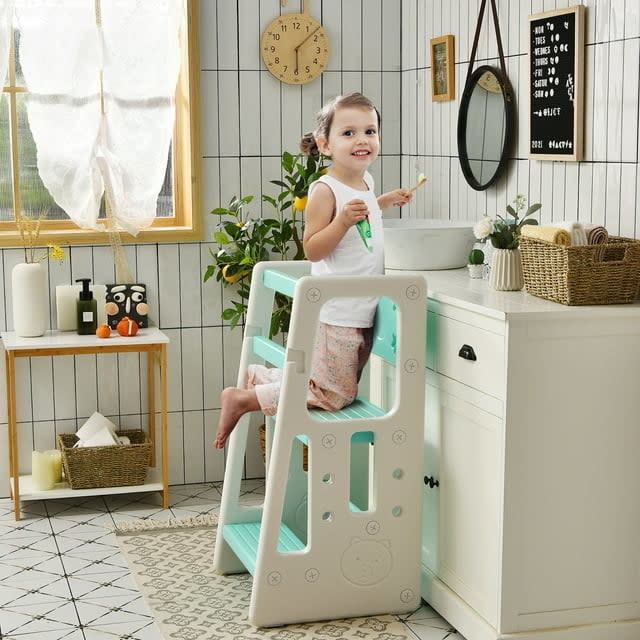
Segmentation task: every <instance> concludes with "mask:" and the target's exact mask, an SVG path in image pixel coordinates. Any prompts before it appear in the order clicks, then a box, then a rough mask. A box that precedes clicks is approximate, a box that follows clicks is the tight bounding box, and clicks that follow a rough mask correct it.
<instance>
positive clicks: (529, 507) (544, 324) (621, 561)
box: [372, 270, 640, 640]
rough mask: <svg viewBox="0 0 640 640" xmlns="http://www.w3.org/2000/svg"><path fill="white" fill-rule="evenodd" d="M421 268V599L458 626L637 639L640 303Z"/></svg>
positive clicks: (547, 639) (383, 370)
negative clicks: (591, 303) (556, 296)
mask: <svg viewBox="0 0 640 640" xmlns="http://www.w3.org/2000/svg"><path fill="white" fill-rule="evenodd" d="M425 275H426V277H427V282H428V285H429V316H428V340H429V345H428V347H427V351H428V356H427V363H428V371H427V399H426V403H427V404H426V423H425V439H424V464H425V467H424V473H425V480H427V484H425V486H424V515H423V548H422V564H423V597H424V598H425V600H427V601H428V602H429V603H430V604H431V605H432V606H433V607H434V608H435V609H436V610H437V611H439V612H440V613H441V614H442V615H443V616H444V617H445V618H446V619H447V620H448V621H449V622H450V623H451V624H452V625H453V626H454V627H456V628H457V629H458V630H459V631H460V632H461V633H462V634H463V635H464V636H465V638H467V640H498V639H502V638H511V637H512V636H511V635H509V634H517V635H515V636H513V638H514V639H515V638H517V639H518V640H637V639H638V638H640V500H639V499H638V491H639V487H640V464H639V463H638V456H639V455H640V392H639V391H638V384H639V380H640V304H634V305H617V306H599V307H565V306H563V305H557V304H554V303H551V302H547V301H544V300H540V299H538V298H533V297H532V296H529V295H527V294H526V293H524V292H496V291H492V290H490V289H489V288H488V286H487V283H486V282H484V281H477V280H471V279H469V278H468V276H467V274H466V272H465V271H462V270H461V271H450V272H427V273H426V274H425ZM465 345H466V347H465ZM463 348H464V349H463ZM469 348H470V349H472V350H473V354H474V355H475V358H476V359H475V360H473V359H467V358H465V357H462V356H463V355H465V354H470V353H471V352H470V351H469ZM461 349H463V352H462V355H459V354H460V351H461ZM374 376H377V379H378V380H379V382H380V384H381V389H380V391H379V393H380V394H381V401H383V402H389V401H390V398H388V397H387V396H388V394H389V393H390V391H389V389H392V388H393V386H392V385H390V384H389V382H390V380H391V379H392V377H393V368H392V367H391V366H390V365H388V364H386V363H382V362H376V363H375V365H374V366H373V368H372V378H373V377H374ZM431 480H432V482H431ZM436 482H437V485H436V484H435V483H436ZM432 483H433V486H430V485H431V484H432Z"/></svg>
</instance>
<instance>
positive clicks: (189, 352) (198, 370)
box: [180, 328, 204, 412]
mask: <svg viewBox="0 0 640 640" xmlns="http://www.w3.org/2000/svg"><path fill="white" fill-rule="evenodd" d="M203 364H204V363H203V344H202V329H200V328H194V329H182V353H181V363H180V365H181V368H182V409H183V411H185V412H193V411H198V410H201V409H202V406H203V396H204V387H203V382H204V381H203Z"/></svg>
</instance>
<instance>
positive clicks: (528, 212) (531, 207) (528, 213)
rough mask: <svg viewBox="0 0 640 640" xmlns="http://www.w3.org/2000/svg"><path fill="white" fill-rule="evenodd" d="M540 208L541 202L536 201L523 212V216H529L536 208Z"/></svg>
mask: <svg viewBox="0 0 640 640" xmlns="http://www.w3.org/2000/svg"><path fill="white" fill-rule="evenodd" d="M541 208H542V204H541V203H540V202H536V203H535V204H532V205H531V206H530V207H529V208H528V209H527V213H525V214H524V215H525V217H526V216H530V215H531V214H532V213H535V212H536V211H538V209H541Z"/></svg>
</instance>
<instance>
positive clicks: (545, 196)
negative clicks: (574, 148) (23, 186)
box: [0, 0, 640, 495]
mask: <svg viewBox="0 0 640 640" xmlns="http://www.w3.org/2000/svg"><path fill="white" fill-rule="evenodd" d="M571 4H576V2H572V3H569V2H566V1H563V0H531V1H530V0H526V1H525V0H518V1H514V0H510V1H507V0H497V5H498V13H499V18H500V24H501V30H502V37H503V44H504V50H505V55H506V57H507V67H508V73H509V77H510V80H511V82H512V84H513V87H514V90H515V92H516V96H517V110H518V127H519V135H518V138H517V143H516V145H515V149H514V159H513V160H512V161H511V162H510V164H509V169H508V172H507V175H506V176H505V177H504V178H503V179H502V180H500V181H499V182H498V183H497V184H496V185H495V186H494V187H492V188H491V189H489V190H487V191H484V192H476V191H473V190H472V189H471V188H469V187H468V186H467V185H466V183H465V182H464V178H463V176H462V172H461V171H460V169H459V164H458V159H457V144H456V123H457V110H458V105H459V97H460V95H461V93H462V88H463V86H464V78H465V75H466V72H467V67H468V60H469V54H470V49H471V42H472V38H473V33H474V29H475V23H476V18H477V15H478V9H479V6H480V0H437V1H436V0H402V1H400V0H309V2H308V5H309V11H310V13H311V14H312V15H313V16H315V17H316V18H317V19H319V20H320V21H321V22H322V23H323V24H324V26H325V28H326V30H327V31H328V33H329V36H330V38H331V45H332V50H331V57H330V64H329V68H328V69H327V71H326V72H325V73H324V74H323V76H322V77H321V79H319V80H317V81H315V82H313V83H311V84H309V85H307V86H304V87H290V86H288V85H281V84H280V83H278V82H277V81H276V80H275V79H274V78H273V77H272V76H271V75H270V74H269V73H268V72H267V71H266V70H264V68H263V66H262V63H261V61H260V56H259V40H260V34H261V32H262V30H263V29H264V27H265V26H266V25H267V24H268V22H269V21H270V20H271V19H272V18H273V17H274V16H276V15H278V14H279V13H280V12H281V11H284V12H286V11H297V10H299V7H300V3H299V2H298V1H297V0H289V3H288V6H287V7H284V8H282V9H281V7H280V0H200V13H201V16H200V43H201V53H200V57H201V69H202V72H201V95H202V127H201V131H202V151H203V172H202V176H203V184H202V187H203V203H204V207H203V209H204V210H203V215H204V216H205V224H206V232H205V233H206V235H205V239H206V241H205V242H202V243H182V244H175V243H167V244H159V245H136V246H130V247H127V248H126V251H127V254H128V256H129V258H130V262H131V265H132V268H133V271H134V274H135V277H136V279H137V280H138V281H140V282H145V283H146V284H147V287H148V291H149V302H150V306H151V318H152V319H154V320H155V321H156V323H157V324H158V325H159V326H160V327H161V328H162V330H163V331H165V333H167V334H168V335H169V337H170V338H171V344H170V347H169V387H170V391H169V412H170V418H169V429H170V438H169V439H170V482H171V483H172V484H180V483H189V482H202V481H213V480H220V479H221V478H222V474H223V469H224V454H223V453H221V452H218V451H214V450H213V449H212V447H211V440H212V438H213V434H214V431H215V426H216V422H217V418H218V409H219V394H220V390H221V389H222V388H223V386H225V385H229V384H234V383H235V379H236V368H237V362H238V355H239V347H240V340H241V333H240V331H239V330H238V329H236V330H234V331H230V330H229V329H228V327H225V326H223V323H222V322H221V320H220V310H221V309H222V307H223V306H224V301H225V300H226V299H227V298H228V293H227V292H224V291H222V290H221V288H220V286H219V285H218V284H216V283H213V282H211V281H210V282H208V283H207V284H202V273H203V271H204V269H205V267H206V265H207V262H208V251H209V248H210V247H212V246H213V245H212V244H211V243H210V242H209V240H210V238H211V232H212V230H213V223H214V222H215V220H214V219H213V217H212V216H210V215H208V214H207V213H206V212H207V211H209V210H211V209H212V208H214V207H216V206H219V205H220V204H225V203H227V202H228V201H229V199H230V198H231V196H233V195H235V194H256V195H257V194H259V193H261V192H262V191H265V192H269V191H270V189H271V188H273V187H270V186H269V180H272V179H275V178H278V177H279V171H280V167H279V156H280V153H281V152H282V150H290V151H294V150H295V149H296V148H297V144H298V140H299V138H300V135H301V134H302V133H303V132H304V131H306V130H309V129H310V128H312V126H313V122H314V114H315V113H316V111H317V110H318V109H319V108H320V107H321V106H322V104H323V102H324V101H325V100H326V99H328V98H329V97H331V96H333V95H335V94H336V93H342V92H348V91H355V90H359V91H363V92H364V93H366V94H367V95H369V96H370V97H371V98H372V99H373V100H374V101H375V102H376V103H377V104H378V105H379V107H380V110H381V112H382V116H383V129H382V156H381V158H380V159H379V160H378V162H377V163H376V165H375V166H374V168H373V174H374V176H375V178H376V181H377V188H378V190H379V191H380V192H382V191H384V190H387V189H391V188H395V187H397V186H399V185H403V186H410V185H411V184H413V183H414V182H415V179H416V177H417V175H418V174H419V173H421V172H422V173H425V174H426V175H427V176H428V177H429V182H428V184H427V185H426V186H425V187H423V188H422V189H420V190H419V191H418V192H417V194H416V201H415V203H414V204H412V205H411V206H410V207H407V208H406V209H405V210H404V211H403V212H402V215H403V216H415V217H442V218H465V219H477V218H479V217H481V216H482V215H483V214H484V213H489V214H493V213H496V212H499V211H502V210H503V208H504V206H505V205H506V204H507V202H509V201H510V200H512V199H513V197H514V196H515V195H516V194H517V193H524V194H525V195H527V196H528V197H529V198H530V200H531V201H540V202H542V203H543V205H544V206H543V209H542V211H541V216H540V217H541V219H542V220H551V219H554V220H560V219H567V220H569V219H576V218H578V219H580V220H593V221H597V222H602V223H605V224H606V226H607V227H608V228H609V230H610V231H612V232H615V233H617V232H619V233H623V234H627V235H631V236H638V235H640V233H639V232H640V221H639V220H637V219H636V215H635V209H636V202H637V200H638V190H639V188H640V182H639V180H638V175H637V172H638V160H637V156H638V68H639V66H640V59H639V58H640V47H639V43H640V8H639V6H638V3H636V2H631V1H629V0H626V1H625V0H589V1H586V2H583V3H582V4H585V5H586V6H587V36H586V42H587V47H586V83H585V84H586V96H585V123H586V124H585V160H584V161H583V162H580V163H563V162H540V161H529V160H528V159H527V134H526V127H527V122H526V119H525V118H526V106H527V99H526V92H525V90H526V86H527V26H528V21H527V17H528V15H529V14H531V13H538V12H541V11H546V10H550V9H555V8H560V7H566V6H570V5H571ZM448 33H451V34H454V36H455V47H456V99H455V100H452V101H449V102H440V103H436V102H432V101H431V88H430V60H429V54H428V51H429V50H428V42H429V39H430V38H432V37H436V36H440V35H444V34H448ZM493 34H494V31H493V24H492V22H490V21H489V17H488V15H487V16H485V21H484V25H483V30H482V37H481V41H480V48H479V52H478V54H477V61H478V62H479V63H483V62H488V63H490V64H497V60H496V56H497V48H496V45H495V40H494V35H493ZM393 215H399V212H398V211H397V210H396V211H394V212H393ZM68 253H69V257H68V259H67V260H66V261H65V263H64V264H63V265H62V266H61V267H58V266H57V265H51V266H50V267H49V285H50V291H51V297H52V301H53V300H54V299H55V295H54V292H55V285H57V284H66V283H69V282H71V281H72V280H73V279H75V278H79V277H91V278H93V280H94V281H95V282H111V281H113V280H114V277H115V276H114V269H113V261H112V258H111V254H110V250H109V249H108V248H107V247H74V248H72V249H70V250H69V252H68ZM22 259H23V256H22V254H21V252H20V251H19V250H17V249H3V250H0V268H1V269H2V278H1V279H0V328H2V329H5V328H6V329H11V328H12V321H11V304H10V278H11V269H12V267H13V265H14V264H16V263H18V262H20V261H22ZM51 307H52V312H51V316H52V326H55V309H54V305H53V303H52V305H51ZM143 364H144V363H140V361H139V358H138V357H137V356H134V355H129V354H127V355H119V356H115V355H107V356H101V357H99V358H97V357H95V356H82V357H76V358H72V357H64V358H36V359H32V360H31V361H24V362H23V361H20V362H19V366H18V369H19V371H18V390H19V394H18V415H19V420H20V425H19V428H20V438H21V450H20V466H21V468H22V469H28V465H29V462H30V452H31V448H32V447H36V448H40V449H43V448H51V447H53V446H54V445H55V434H56V432H72V431H74V430H75V428H76V425H77V424H81V423H82V422H83V421H84V420H85V419H86V418H87V417H88V416H89V415H90V414H91V413H92V412H93V411H94V410H96V409H97V410H99V411H100V412H101V413H104V414H105V415H109V416H112V417H113V419H114V421H116V422H118V423H121V424H124V425H126V426H137V425H138V424H141V423H144V417H143V416H144V411H145V409H146V407H145V399H144V388H145V387H144V375H145V373H144V366H143ZM3 366H4V365H3V361H2V363H0V367H3ZM0 379H2V380H4V371H1V370H0ZM6 431H7V426H6V407H5V400H4V396H1V397H0V495H8V482H7V475H8V471H7V459H8V455H7V447H6ZM261 471H262V466H261V462H260V459H259V454H258V452H257V447H253V450H252V452H251V454H250V456H249V460H248V464H247V474H248V475H249V476H255V475H259V474H260V473H261Z"/></svg>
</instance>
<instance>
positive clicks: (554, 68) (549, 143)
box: [528, 5, 585, 162]
mask: <svg viewBox="0 0 640 640" xmlns="http://www.w3.org/2000/svg"><path fill="white" fill-rule="evenodd" d="M584 56H585V7H584V5H576V6H573V7H568V8H564V9H555V10H552V11H545V12H543V13H536V14H534V15H530V16H529V91H528V94H529V110H528V115H529V158H533V159H536V160H564V161H569V162H572V161H574V162H577V161H580V160H582V156H583V146H584V139H583V138H584Z"/></svg>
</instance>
